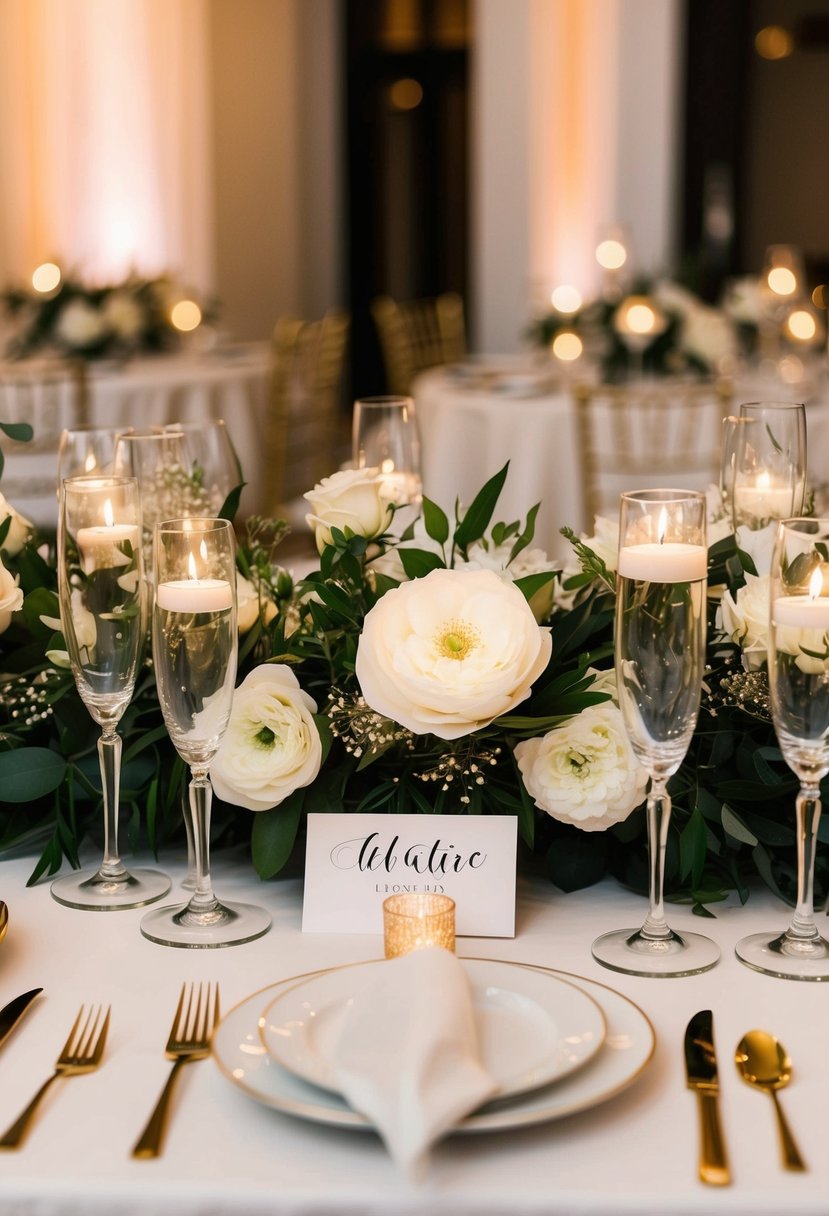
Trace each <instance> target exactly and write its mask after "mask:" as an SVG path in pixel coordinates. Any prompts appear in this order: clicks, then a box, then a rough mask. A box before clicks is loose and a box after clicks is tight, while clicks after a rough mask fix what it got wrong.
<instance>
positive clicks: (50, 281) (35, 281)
mask: <svg viewBox="0 0 829 1216" xmlns="http://www.w3.org/2000/svg"><path fill="white" fill-rule="evenodd" d="M59 283H60V266H56V265H55V263H54V262H44V263H43V264H42V265H41V266H38V268H37V270H35V271H34V272H33V274H32V287H34V289H35V291H41V292H43V293H44V295H47V294H48V293H49V292H50V291H54V290H55V288H56V287H57V286H58V284H59Z"/></svg>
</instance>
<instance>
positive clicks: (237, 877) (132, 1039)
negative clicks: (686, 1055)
mask: <svg viewBox="0 0 829 1216" xmlns="http://www.w3.org/2000/svg"><path fill="white" fill-rule="evenodd" d="M787 813H788V812H787ZM161 862H162V868H167V869H168V870H169V871H170V872H171V874H173V876H174V878H175V880H176V881H178V880H180V879H181V877H182V875H183V872H184V867H183V865H182V864H181V861H180V859H174V860H173V862H172V864H171V860H170V858H169V857H167V856H162V858H161ZM32 864H33V859H32V858H31V857H20V858H15V859H9V860H5V861H3V862H0V898H2V899H4V900H5V901H6V902H7V903H8V905H9V912H10V926H9V931H8V936H7V937H6V939H5V941H4V942H3V943H2V944H0V1004H5V1002H6V1001H8V1000H9V999H11V998H12V997H13V996H15V995H16V994H17V993H20V992H23V991H26V990H27V989H29V988H33V987H36V986H39V985H43V987H44V989H45V995H44V996H43V997H41V998H40V999H39V1001H38V1003H37V1005H36V1006H35V1007H34V1008H33V1009H32V1010H31V1011H30V1013H29V1014H28V1015H27V1017H26V1019H25V1020H24V1021H23V1022H22V1023H21V1024H20V1025H19V1026H18V1027H17V1029H16V1030H15V1032H14V1034H13V1035H12V1037H11V1038H10V1039H9V1040H8V1041H7V1043H6V1044H5V1046H4V1047H3V1049H2V1051H0V1123H2V1126H3V1128H5V1126H7V1125H8V1123H10V1122H11V1121H12V1119H13V1118H15V1117H16V1116H17V1114H18V1113H19V1111H20V1110H21V1109H22V1108H23V1106H24V1105H25V1104H26V1103H27V1102H28V1101H29V1099H30V1097H31V1096H32V1094H33V1093H34V1091H35V1090H36V1089H37V1087H38V1086H39V1085H40V1083H41V1081H43V1080H44V1079H45V1077H46V1076H47V1075H48V1073H49V1071H50V1069H51V1066H52V1064H53V1061H54V1059H55V1057H56V1056H57V1052H58V1050H59V1049H60V1046H61V1045H62V1043H63V1041H64V1039H65V1037H66V1033H67V1031H68V1029H69V1026H70V1025H71V1023H72V1021H73V1019H74V1017H75V1015H76V1013H77V1009H78V1007H79V1005H80V1004H81V1003H82V1002H86V1003H88V1002H98V1001H103V1002H111V1003H112V1027H111V1031H110V1038H109V1044H108V1047H107V1052H106V1057H105V1060H104V1064H103V1066H102V1067H101V1068H100V1069H99V1071H98V1072H96V1073H94V1074H92V1075H90V1076H83V1077H77V1078H72V1079H70V1080H66V1081H62V1082H60V1083H59V1084H58V1085H56V1086H55V1090H54V1092H53V1093H52V1096H51V1098H50V1099H49V1101H48V1103H47V1104H46V1106H45V1107H44V1109H43V1110H42V1112H41V1114H40V1115H39V1117H38V1119H37V1122H36V1123H35V1125H34V1127H33V1130H32V1132H31V1135H30V1137H29V1139H28V1141H27V1143H26V1144H25V1146H24V1147H23V1149H21V1150H20V1151H19V1152H16V1153H6V1154H2V1155H0V1212H2V1213H3V1214H4V1216H5V1214H7V1213H8V1214H9V1216H81V1214H83V1216H146V1214H147V1213H148V1212H152V1213H153V1214H154V1216H156V1214H157V1216H174V1214H175V1216H217V1214H221V1216H260V1214H261V1216H264V1214H265V1213H267V1214H268V1216H352V1214H354V1216H356V1214H357V1213H360V1214H363V1213H366V1214H368V1216H374V1214H375V1213H376V1214H377V1216H380V1213H383V1214H384V1216H385V1214H386V1213H388V1212H389V1211H392V1212H394V1213H397V1214H400V1216H434V1214H441V1213H447V1214H451V1216H516V1214H517V1216H523V1214H524V1213H528V1214H532V1216H536V1214H537V1216H541V1214H542V1213H543V1214H544V1216H599V1214H601V1216H616V1214H619V1216H622V1214H627V1213H631V1214H632V1213H637V1214H638V1216H666V1213H667V1214H675V1216H692V1214H693V1216H696V1214H698V1213H699V1214H701V1213H708V1212H711V1211H719V1212H724V1213H730V1214H731V1216H763V1214H771V1213H775V1214H777V1213H779V1214H781V1216H784V1214H785V1216H807V1214H808V1216H825V1212H826V1194H827V1191H829V1161H828V1160H827V1158H826V1154H825V1138H826V1137H825V1131H824V1118H823V1116H824V1113H825V1108H826V1092H827V1081H829V1052H827V1049H826V1008H827V1000H829V993H827V991H826V985H824V984H806V983H794V982H791V981H785V980H776V979H772V978H770V977H768V976H765V975H760V974H758V973H756V972H753V971H750V970H748V969H746V968H745V967H743V966H742V965H741V964H740V963H739V962H738V961H737V959H736V958H735V957H734V953H733V948H734V944H735V942H736V941H737V940H738V938H740V937H742V936H743V935H744V934H746V933H748V932H753V931H757V930H760V929H770V928H776V927H780V928H781V929H782V928H783V927H784V925H785V923H786V921H787V917H788V910H787V909H785V908H784V907H783V906H782V905H781V904H780V903H779V902H778V901H777V900H775V899H774V898H773V897H772V896H771V895H769V894H768V893H767V892H765V891H764V890H759V891H758V892H756V893H755V894H753V895H752V898H751V900H750V902H749V904H748V905H747V906H746V907H744V908H743V907H740V906H739V904H738V903H737V901H736V900H733V901H730V902H729V904H728V905H727V906H725V907H722V906H719V907H717V909H716V912H717V918H716V919H715V920H708V921H705V922H702V924H701V923H700V921H699V920H698V919H697V918H696V917H694V916H693V915H692V913H691V911H690V908H687V907H671V908H670V910H669V911H670V919H671V923H672V924H673V925H674V926H675V927H676V928H677V929H679V930H682V929H683V928H685V929H692V928H693V929H699V928H703V929H704V930H705V931H706V932H708V933H709V934H710V935H711V936H713V937H714V938H715V939H716V940H717V941H718V942H719V944H720V945H721V947H722V952H723V957H722V961H721V962H720V964H719V965H718V966H717V967H715V968H714V969H713V970H712V971H709V972H707V973H705V974H704V975H699V976H690V977H687V978H683V979H672V980H659V979H644V978H637V977H633V976H625V975H617V974H615V973H613V972H610V971H607V970H604V969H603V968H601V967H599V966H598V964H596V963H594V962H593V960H592V958H591V956H590V943H591V941H592V940H593V938H594V937H595V936H596V935H597V934H599V933H601V932H603V931H605V930H607V929H611V928H620V927H625V926H628V925H630V926H633V925H637V924H639V923H640V922H641V919H642V917H643V914H644V910H645V908H644V902H643V900H642V899H640V898H638V897H635V896H633V895H630V894H628V893H626V892H624V891H623V890H621V889H620V888H619V887H618V886H616V884H614V883H612V882H607V883H603V884H602V885H600V886H598V887H595V888H592V889H590V890H586V891H582V892H578V893H575V894H572V895H564V894H562V893H561V892H559V891H557V890H555V889H554V888H553V887H551V886H550V885H549V884H546V883H543V882H541V881H536V880H529V879H522V880H521V881H520V884H519V890H520V895H519V904H518V916H517V933H516V937H515V939H514V940H506V941H505V940H502V939H499V940H497V941H493V940H476V939H470V938H463V939H459V953H463V954H468V955H478V956H486V957H493V958H502V959H511V960H514V961H522V962H532V963H541V964H546V965H548V966H552V967H556V968H561V969H564V970H566V971H571V972H576V973H578V974H581V975H584V976H587V977H589V978H592V979H594V980H598V981H599V982H601V983H603V984H605V985H609V986H611V987H612V988H615V989H617V990H618V991H620V992H622V993H624V994H625V995H627V996H628V997H630V998H631V999H632V1000H633V1001H635V1002H636V1003H637V1004H638V1005H639V1006H640V1007H641V1008H642V1009H643V1010H644V1011H645V1012H646V1013H647V1014H648V1016H649V1017H650V1018H651V1020H652V1022H653V1024H654V1027H655V1029H656V1033H657V1047H656V1053H655V1056H654V1059H653V1060H652V1062H651V1064H650V1065H649V1066H648V1068H647V1069H646V1070H645V1072H644V1073H643V1075H642V1076H641V1077H640V1078H639V1079H638V1080H637V1081H636V1082H635V1083H634V1084H633V1085H632V1086H631V1087H630V1088H629V1089H627V1090H625V1091H624V1092H623V1093H621V1094H619V1095H618V1096H617V1097H615V1098H613V1099H611V1100H609V1101H607V1102H605V1103H603V1104H602V1105H600V1106H597V1107H595V1108H594V1109H592V1110H588V1111H585V1112H583V1113H581V1114H579V1115H576V1116H572V1117H570V1118H565V1119H561V1120H559V1121H557V1122H553V1123H549V1124H543V1125H539V1126H537V1127H533V1128H528V1129H524V1130H515V1131H510V1132H503V1133H498V1134H495V1133H492V1134H487V1135H476V1136H454V1137H450V1138H449V1139H447V1140H444V1141H442V1142H441V1143H440V1144H438V1145H437V1146H436V1148H435V1149H434V1151H433V1154H432V1163H431V1169H430V1171H429V1174H428V1176H427V1179H426V1181H425V1183H423V1184H421V1185H418V1186H414V1185H411V1184H407V1183H406V1182H404V1181H403V1180H402V1179H401V1176H400V1173H399V1170H398V1169H397V1167H396V1166H395V1165H394V1163H393V1162H392V1160H391V1159H390V1157H389V1155H388V1153H387V1152H386V1150H385V1149H384V1147H383V1145H382V1143H381V1141H380V1140H379V1138H378V1137H377V1136H375V1135H374V1134H372V1133H368V1132H365V1131H363V1132H359V1131H346V1130H343V1129H337V1128H331V1127H323V1126H319V1125H316V1124H313V1123H308V1122H303V1121H301V1120H299V1119H294V1118H292V1117H290V1116H288V1115H286V1114H283V1113H280V1112H276V1111H273V1110H270V1109H266V1108H264V1107H262V1106H260V1105H259V1104H257V1103H256V1102H254V1101H253V1100H251V1099H250V1098H249V1097H247V1096H246V1095H245V1094H244V1093H242V1092H241V1091H240V1090H238V1089H237V1088H236V1087H235V1086H233V1085H232V1084H230V1083H229V1082H228V1081H227V1080H226V1079H225V1078H224V1077H223V1076H222V1075H221V1073H220V1071H219V1069H218V1067H217V1066H216V1064H215V1063H214V1061H212V1060H206V1061H203V1062H200V1063H196V1064H192V1065H188V1066H187V1069H186V1070H185V1072H184V1075H183V1076H182V1077H181V1079H180V1083H179V1089H178V1093H177V1097H176V1099H175V1102H174V1107H173V1112H172V1119H171V1123H170V1128H169V1134H168V1138H167V1142H166V1148H165V1151H164V1155H163V1156H162V1157H161V1158H159V1159H158V1160H155V1161H133V1160H132V1158H131V1157H130V1150H131V1148H132V1145H133V1143H134V1141H135V1139H136V1137H137V1136H138V1134H139V1132H140V1130H141V1128H142V1126H143V1124H144V1122H145V1120H146V1118H147V1115H148V1114H149V1112H150V1110H151V1109H152V1107H153V1105H154V1103H155V1101H156V1098H157V1097H158V1094H159V1092H160V1090H161V1088H162V1086H163V1084H164V1082H165V1080H166V1078H167V1075H168V1072H169V1069H170V1064H169V1062H168V1061H167V1060H166V1059H165V1057H164V1045H165V1043H166V1040H167V1034H168V1032H169V1027H170V1021H171V1019H172V1015H173V1011H174V1008H175V1005H176V1001H177V999H178V994H179V990H180V987H181V983H182V981H183V980H201V979H204V980H207V979H213V980H217V981H218V982H219V984H220V986H221V998H222V1008H223V1010H225V1011H228V1010H230V1008H231V1007H232V1006H234V1005H235V1004H236V1003H237V1002H239V1001H241V1000H243V999H244V998H245V997H247V996H248V995H249V994H251V993H252V992H254V991H256V990H258V989H260V988H263V987H265V986H266V985H268V984H271V983H273V982H274V981H276V980H279V979H283V978H287V977H290V976H295V975H299V974H300V973H303V972H307V971H309V970H312V969H315V968H321V967H328V966H336V965H340V964H343V963H346V962H358V961H363V960H369V959H376V958H378V957H380V956H381V954H382V935H381V934H380V933H378V934H377V935H376V936H350V935H333V934H332V935H322V934H315V935H310V934H305V935H303V934H302V932H301V929H300V924H301V883H300V882H299V880H297V879H293V878H292V879H282V880H276V881H274V882H271V883H267V884H260V883H259V882H258V880H256V879H255V877H253V874H252V871H251V869H250V866H249V864H248V862H247V860H246V859H245V858H244V857H237V858H236V859H233V858H230V857H228V856H227V855H225V854H222V853H217V854H216V855H215V857H214V866H213V872H214V880H215V884H216V887H217V890H218V891H219V892H220V893H221V894H223V895H224V896H226V897H227V898H228V899H230V898H241V899H247V900H253V901H254V902H258V903H262V904H264V905H266V906H267V907H268V908H269V909H270V910H271V911H272V913H273V918H274V927H273V929H272V930H271V932H270V933H268V934H267V935H266V936H265V937H262V938H260V939H259V940H258V941H255V942H251V943H249V944H247V945H245V946H240V947H234V948H231V949H225V950H191V951H186V950H176V949H170V948H165V947H161V946H157V945H153V944H152V943H151V942H149V941H146V940H145V939H144V938H142V937H141V935H140V933H139V929H138V924H139V921H140V919H141V916H142V910H141V909H137V910H135V911H125V912H113V913H99V912H78V911H73V910H71V909H68V908H64V907H62V906H60V905H59V904H57V903H56V902H55V901H54V900H53V899H52V898H51V896H50V894H49V889H48V883H47V882H41V883H39V884H38V885H37V886H36V887H34V888H29V889H27V888H26V887H25V881H26V878H27V876H28V874H29V873H30V870H31V867H32ZM174 890H175V888H174ZM824 924H825V921H824V918H821V925H822V926H823V925H824ZM702 1008H711V1009H713V1011H714V1030H715V1037H716V1042H717V1048H718V1052H719V1061H720V1070H721V1080H722V1100H721V1105H722V1117H723V1123H724V1126H725V1132H726V1136H727V1138H728V1146H729V1150H730V1156H731V1165H732V1171H733V1175H734V1184H733V1186H731V1187H729V1188H723V1189H721V1190H712V1188H709V1187H706V1186H704V1185H703V1184H702V1183H700V1182H699V1181H698V1180H697V1177H696V1163H697V1153H698V1127H697V1108H696V1097H695V1095H694V1094H692V1093H691V1092H689V1091H687V1090H686V1088H685V1076H684V1068H683V1061H682V1039H683V1033H684V1029H685V1025H686V1023H687V1021H688V1019H689V1017H690V1016H691V1015H692V1014H693V1013H695V1012H696V1011H697V1010H698V1009H702ZM755 1026H757V1027H764V1028H767V1029H769V1030H772V1031H774V1032H775V1033H776V1034H777V1035H779V1037H780V1038H781V1039H782V1041H783V1042H784V1043H785V1045H786V1046H787V1047H788V1049H789V1051H790V1053H791V1055H792V1057H793V1061H794V1069H795V1075H794V1081H793V1083H792V1085H791V1087H790V1088H789V1089H787V1090H786V1092H785V1093H784V1094H783V1095H782V1102H783V1103H784V1105H785V1108H786V1112H787V1114H788V1116H789V1118H790V1121H791V1123H792V1127H793V1129H794V1132H795V1135H796V1136H797V1138H798V1141H799V1143H800V1146H801V1148H802V1151H803V1153H804V1156H805V1158H806V1160H807V1163H808V1165H809V1172H808V1173H806V1174H804V1175H792V1174H789V1173H786V1172H784V1170H783V1169H782V1168H781V1166H780V1162H779V1152H778V1144H777V1131H776V1128H775V1124H774V1118H773V1111H772V1107H771V1103H770V1101H769V1100H768V1098H766V1097H765V1096H764V1095H762V1094H757V1093H755V1092H753V1091H752V1090H750V1089H749V1088H748V1087H747V1086H746V1085H745V1084H743V1082H742V1081H740V1080H739V1078H738V1076H737V1073H736V1069H735V1068H734V1065H733V1063H732V1057H733V1052H734V1048H735V1046H736V1044H737V1042H738V1040H739V1038H740V1037H741V1035H742V1034H743V1033H744V1032H745V1031H746V1030H748V1029H750V1028H752V1027H755Z"/></svg>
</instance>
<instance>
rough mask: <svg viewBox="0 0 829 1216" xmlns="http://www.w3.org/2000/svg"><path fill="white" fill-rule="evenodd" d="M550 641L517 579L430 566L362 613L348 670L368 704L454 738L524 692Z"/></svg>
mask: <svg viewBox="0 0 829 1216" xmlns="http://www.w3.org/2000/svg"><path fill="white" fill-rule="evenodd" d="M552 645H553V643H552V638H551V636H550V631H549V629H543V628H541V627H540V626H539V625H537V624H536V620H535V617H534V616H533V614H532V610H531V609H530V607H529V605H528V604H527V601H526V600H525V598H524V596H523V595H522V594H521V592H520V591H519V590H518V588H517V587H514V586H513V585H512V584H511V583H505V582H503V581H502V580H501V579H500V578H499V577H498V575H497V574H495V573H494V572H493V571H492V570H468V569H467V570H443V569H440V570H433V571H431V573H430V574H427V575H426V576H425V577H424V578H418V579H414V580H413V581H412V582H409V583H402V584H401V585H400V586H399V587H395V588H394V589H393V590H391V591H387V592H386V594H385V595H384V596H383V598H382V599H381V600H379V601H378V602H377V603H376V604H375V606H374V607H373V608H372V609H371V611H370V612H369V613H368V614H367V616H366V618H365V621H364V622H363V631H362V634H361V636H360V641H359V645H358V647H357V662H356V672H357V679H358V680H359V682H360V688H361V690H362V693H363V696H364V698H365V700H366V702H367V704H368V705H369V706H370V707H371V708H372V709H373V710H375V712H376V713H379V714H383V715H384V716H385V717H387V718H391V719H392V720H393V721H395V722H399V723H400V725H401V726H406V727H408V729H409V730H411V731H414V733H415V734H418V735H422V734H427V733H431V734H434V735H437V736H438V737H439V738H441V739H458V738H460V737H461V736H462V735H468V734H470V733H471V732H472V731H474V730H478V729H479V728H480V727H482V726H486V725H487V724H488V723H490V722H492V721H493V719H494V718H498V717H500V715H501V714H505V713H507V712H508V711H509V710H511V709H513V708H514V707H515V706H516V705H518V704H519V702H521V701H523V700H525V698H526V697H528V696H529V694H530V688H531V685H532V683H533V681H534V680H536V679H537V678H538V676H540V675H541V673H542V672H543V671H544V668H545V667H546V666H547V663H548V661H549V658H550V654H551V653H552Z"/></svg>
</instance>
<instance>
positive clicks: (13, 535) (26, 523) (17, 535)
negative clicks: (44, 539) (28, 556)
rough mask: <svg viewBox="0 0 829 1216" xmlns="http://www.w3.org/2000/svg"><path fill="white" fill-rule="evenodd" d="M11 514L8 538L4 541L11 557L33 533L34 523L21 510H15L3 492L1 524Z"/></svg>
mask: <svg viewBox="0 0 829 1216" xmlns="http://www.w3.org/2000/svg"><path fill="white" fill-rule="evenodd" d="M9 515H10V516H11V519H12V521H11V524H10V525H9V530H8V533H7V534H6V539H5V540H4V541H3V548H4V549H5V550H6V552H7V553H8V555H9V557H14V556H15V555H16V554H18V553H19V552H20V550H21V549H22V548H23V546H24V545H25V543H26V541H27V540H28V539H29V536H30V535H31V533H32V530H33V528H34V524H33V523H31V521H30V520H28V519H26V518H25V517H24V516H23V515H21V514H20V512H19V511H15V509H14V507H13V506H12V505H11V503H10V502H8V501H7V500H6V498H5V496H4V495H3V494H0V524H2V523H3V521H4V520H5V519H7V518H8V516H9Z"/></svg>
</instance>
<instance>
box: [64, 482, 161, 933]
mask: <svg viewBox="0 0 829 1216" xmlns="http://www.w3.org/2000/svg"><path fill="white" fill-rule="evenodd" d="M140 537H141V505H140V499H139V493H138V483H137V482H136V481H135V479H134V478H128V477H100V478H93V477H71V478H67V479H66V480H65V481H64V482H63V488H62V492H61V509H60V516H59V520H58V592H59V595H60V614H61V623H62V627H63V633H64V637H65V639H66V645H67V649H68V651H69V661H70V663H71V666H72V674H73V676H74V677H75V684H76V685H77V688H78V692H79V694H80V697H81V700H82V701H83V703H84V705H85V706H86V708H87V709H88V710H89V712H90V714H91V715H92V717H93V719H94V720H95V722H97V723H98V725H99V726H100V728H101V737H100V739H99V740H98V757H99V761H100V766H101V785H102V791H103V804H104V856H103V860H102V862H101V865H100V867H99V868H98V869H97V870H95V871H81V872H80V873H76V874H69V875H67V876H66V877H64V878H58V879H56V880H55V882H53V883H52V888H51V889H52V895H53V896H54V897H55V899H56V900H57V901H58V903H61V904H66V905H67V906H68V907H70V908H96V909H101V910H107V911H109V910H113V909H116V908H137V907H141V906H142V905H143V904H148V903H152V901H153V900H156V899H160V898H161V896H162V895H166V894H167V892H168V891H169V889H170V880H169V878H168V877H167V875H166V874H161V873H159V872H158V871H156V870H135V871H133V872H132V873H129V872H128V871H127V870H126V868H125V867H124V865H123V863H122V862H121V859H120V857H119V855H118V809H119V804H118V796H119V784H120V774H121V736H120V735H119V734H118V729H117V728H118V723H119V722H120V720H121V717H122V716H123V713H124V710H125V709H126V708H127V705H128V704H129V702H130V700H131V699H132V695H133V691H134V689H135V677H136V671H137V668H138V656H139V652H140V648H141V622H142V609H141V602H142V599H143V594H144V580H143V577H142V565H143V558H142V549H141V541H140Z"/></svg>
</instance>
